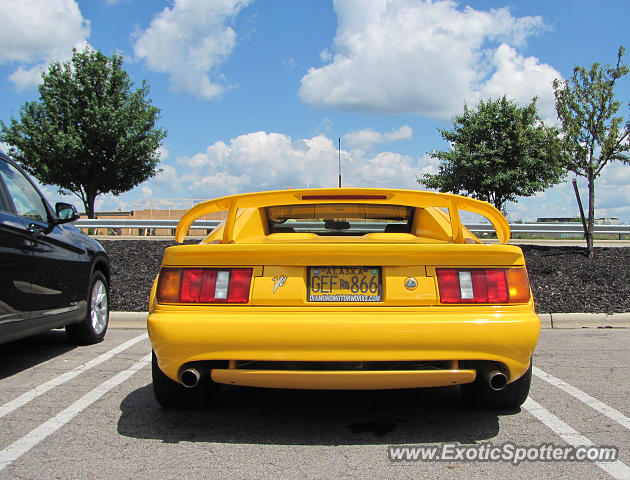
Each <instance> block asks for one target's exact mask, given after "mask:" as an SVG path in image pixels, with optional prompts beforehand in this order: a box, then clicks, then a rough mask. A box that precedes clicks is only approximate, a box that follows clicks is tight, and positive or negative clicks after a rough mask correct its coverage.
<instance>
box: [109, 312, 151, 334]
mask: <svg viewBox="0 0 630 480" xmlns="http://www.w3.org/2000/svg"><path fill="white" fill-rule="evenodd" d="M148 316H149V312H109V328H115V329H122V330H124V329H129V330H130V329H142V330H146V329H147V317H148Z"/></svg>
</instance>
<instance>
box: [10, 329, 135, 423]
mask: <svg viewBox="0 0 630 480" xmlns="http://www.w3.org/2000/svg"><path fill="white" fill-rule="evenodd" d="M145 338H147V334H146V333H143V334H142V335H138V336H137V337H134V338H132V339H131V340H127V341H126V342H125V343H123V344H121V345H119V346H117V347H116V348H112V349H111V350H110V351H109V352H105V353H103V354H101V355H99V356H98V357H96V358H95V359H93V360H90V361H89V362H86V363H84V364H83V365H80V366H78V367H76V368H75V369H73V370H70V371H69V372H66V373H63V374H61V375H59V376H58V377H55V378H53V379H52V380H49V381H47V382H45V383H42V384H41V385H39V386H37V387H35V388H33V389H31V390H29V391H28V392H25V393H23V394H22V395H20V396H19V397H17V398H15V399H13V400H11V401H9V402H7V403H5V404H4V405H2V406H0V418H2V417H4V416H5V415H8V414H9V413H11V412H13V411H14V410H16V409H18V408H20V407H21V406H23V405H25V404H27V403H28V402H30V401H31V400H34V399H35V398H37V397H39V396H40V395H43V394H44V393H46V392H47V391H49V390H52V389H53V388H55V387H58V386H59V385H63V384H64V383H66V382H67V381H69V380H72V379H73V378H75V377H77V376H79V375H80V374H82V373H83V372H85V371H87V370H89V369H90V368H93V367H95V366H97V365H100V364H101V363H103V362H105V361H106V360H109V359H110V358H112V357H113V356H114V355H117V354H119V353H120V352H124V351H125V350H127V349H128V348H129V347H131V346H132V345H135V344H136V343H138V342H139V341H141V340H144V339H145Z"/></svg>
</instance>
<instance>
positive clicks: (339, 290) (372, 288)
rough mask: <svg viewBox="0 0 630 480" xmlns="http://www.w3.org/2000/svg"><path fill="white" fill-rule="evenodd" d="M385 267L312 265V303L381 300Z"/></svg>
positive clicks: (310, 292) (309, 284)
mask: <svg viewBox="0 0 630 480" xmlns="http://www.w3.org/2000/svg"><path fill="white" fill-rule="evenodd" d="M382 293H383V288H382V282H381V267H344V266H341V267H339V266H337V267H309V268H308V301H309V302H380V301H381V300H382Z"/></svg>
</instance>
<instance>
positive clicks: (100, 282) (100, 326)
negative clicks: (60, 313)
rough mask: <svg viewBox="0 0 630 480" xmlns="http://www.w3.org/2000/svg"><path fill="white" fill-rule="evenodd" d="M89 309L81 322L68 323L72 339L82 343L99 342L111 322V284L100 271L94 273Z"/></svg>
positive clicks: (89, 295) (67, 330) (68, 330)
mask: <svg viewBox="0 0 630 480" xmlns="http://www.w3.org/2000/svg"><path fill="white" fill-rule="evenodd" d="M88 292H89V293H88V299H87V304H88V311H87V314H86V315H85V318H84V319H83V320H82V321H81V322H80V323H75V324H72V325H66V333H67V334H68V337H70V340H71V341H72V342H74V343H76V344H80V345H90V344H93V343H98V342H100V341H101V340H103V338H104V337H105V332H107V325H108V324H109V285H108V284H107V279H106V278H105V275H103V274H102V273H101V272H99V271H95V272H94V273H93V274H92V279H91V280H90V289H89V291H88Z"/></svg>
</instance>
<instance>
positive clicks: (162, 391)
mask: <svg viewBox="0 0 630 480" xmlns="http://www.w3.org/2000/svg"><path fill="white" fill-rule="evenodd" d="M151 374H152V377H153V394H154V395H155V399H156V400H157V402H158V403H159V404H160V405H162V406H163V407H164V408H201V407H204V406H207V405H208V403H209V402H210V399H211V397H212V393H213V392H216V390H218V385H217V384H216V383H214V382H213V381H212V380H210V379H209V378H208V375H205V376H203V375H202V377H201V378H200V379H199V383H198V384H197V386H196V387H194V388H186V387H184V386H183V385H182V384H180V383H178V382H175V381H173V380H171V379H170V378H169V377H167V376H166V375H165V374H164V372H162V370H160V367H159V365H158V362H157V357H156V356H155V352H152V355H151Z"/></svg>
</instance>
